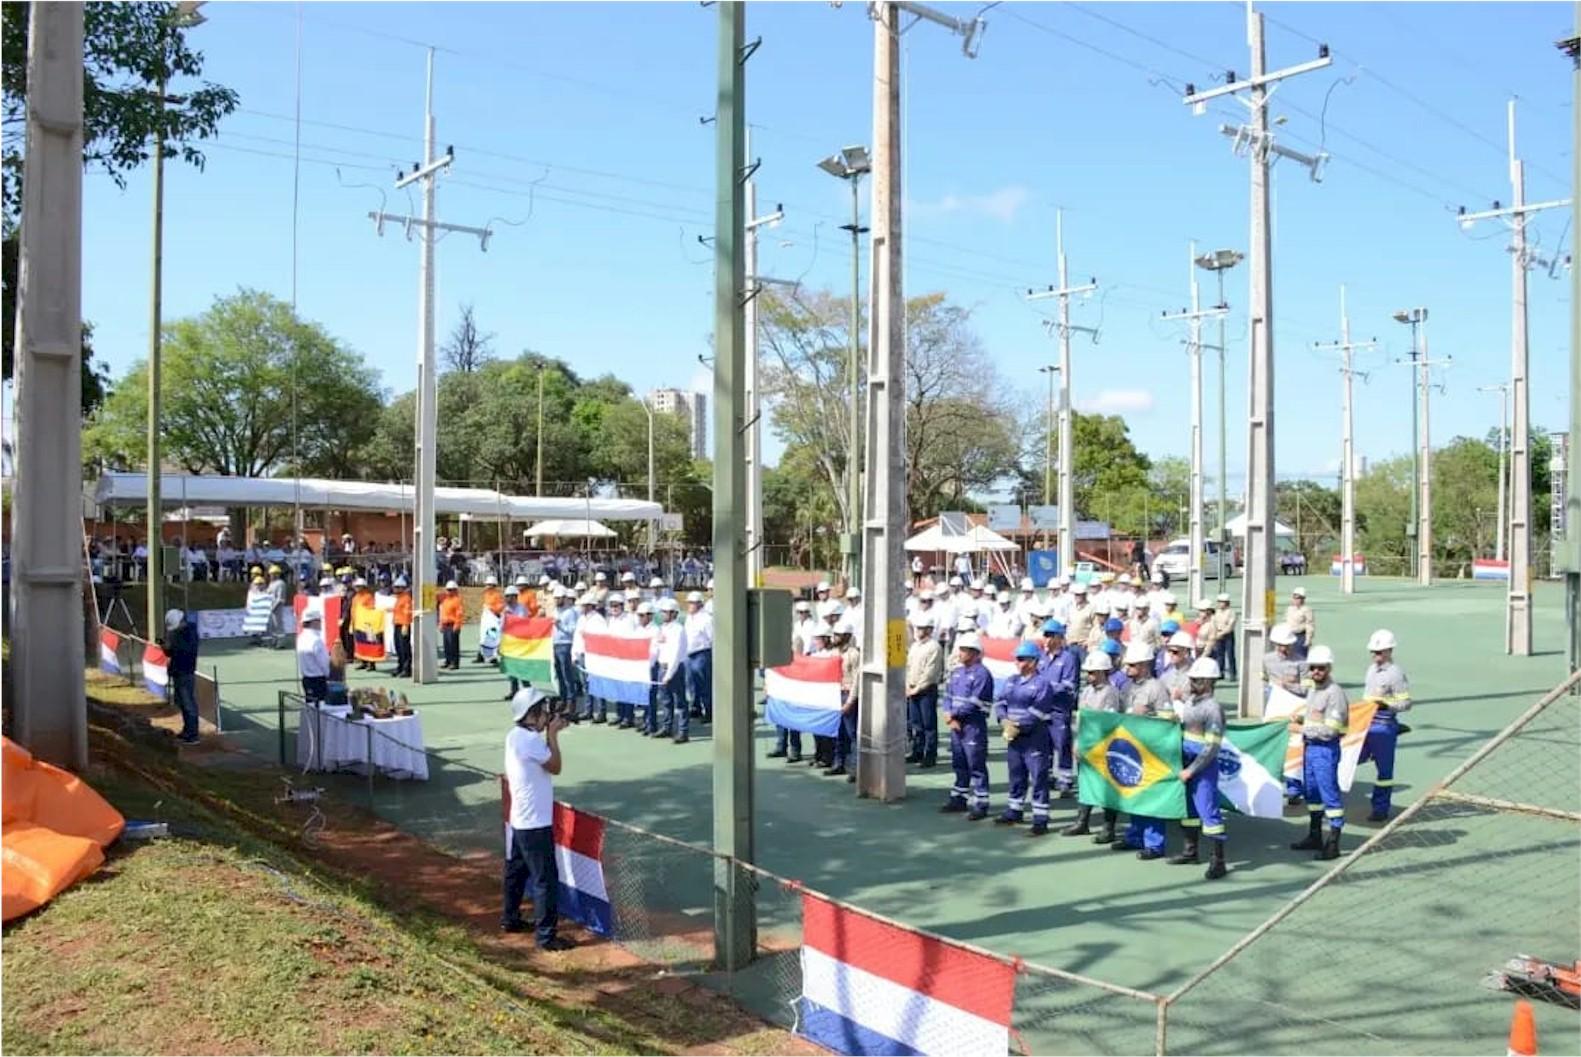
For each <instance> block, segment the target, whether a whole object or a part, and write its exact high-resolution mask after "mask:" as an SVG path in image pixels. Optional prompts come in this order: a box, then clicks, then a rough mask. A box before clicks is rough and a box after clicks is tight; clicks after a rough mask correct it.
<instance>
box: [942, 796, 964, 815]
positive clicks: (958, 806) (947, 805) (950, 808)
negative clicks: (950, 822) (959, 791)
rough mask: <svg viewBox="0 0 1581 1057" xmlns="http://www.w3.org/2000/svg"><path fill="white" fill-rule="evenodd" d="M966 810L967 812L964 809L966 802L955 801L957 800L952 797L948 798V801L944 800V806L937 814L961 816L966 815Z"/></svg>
mask: <svg viewBox="0 0 1581 1057" xmlns="http://www.w3.org/2000/svg"><path fill="white" fill-rule="evenodd" d="M966 810H967V808H966V801H964V800H957V799H955V798H954V797H953V796H952V797H950V799H948V800H946V801H945V802H944V806H943V807H941V808H939V814H941V815H962V814H965V813H966Z"/></svg>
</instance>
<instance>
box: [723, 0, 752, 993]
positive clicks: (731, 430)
mask: <svg viewBox="0 0 1581 1057" xmlns="http://www.w3.org/2000/svg"><path fill="white" fill-rule="evenodd" d="M718 9H719V41H718V56H717V68H718V72H719V87H718V99H717V102H716V104H715V109H714V117H715V120H714V135H715V140H714V142H715V148H716V149H715V194H716V198H715V203H714V205H715V208H714V262H715V263H714V539H713V543H714V586H715V590H714V602H715V605H714V706H715V712H714V729H713V738H714V850H715V851H717V852H719V853H720V855H721V856H722V857H721V858H719V859H717V860H715V863H714V962H715V965H716V966H717V967H718V968H720V969H724V970H726V971H733V970H736V969H740V968H742V967H743V966H745V965H746V964H747V963H748V962H750V961H751V960H752V957H753V954H754V953H755V952H756V949H757V938H756V924H755V919H754V911H753V899H752V887H753V886H752V881H751V879H750V878H749V877H748V876H747V875H746V873H745V872H744V871H741V870H738V869H737V868H736V866H735V863H734V862H732V859H735V860H739V861H741V862H746V863H750V862H752V861H753V859H754V858H755V857H756V856H755V852H754V848H753V833H752V827H753V819H754V811H753V791H752V757H753V751H752V729H753V725H754V720H755V717H754V715H753V704H752V697H753V694H752V668H751V662H750V659H749V657H750V654H749V651H748V649H747V625H748V617H747V567H746V532H745V528H746V526H745V525H744V524H743V520H742V513H743V510H744V507H745V503H744V502H743V500H744V499H745V495H744V493H745V491H746V487H747V475H746V444H745V441H744V439H743V438H744V434H745V433H746V429H745V426H746V425H747V423H746V415H745V413H744V412H745V409H746V386H745V381H746V379H745V377H744V376H745V374H746V318H745V314H744V311H743V309H744V307H745V301H746V261H745V259H744V256H743V253H742V248H743V247H742V243H743V241H744V239H743V236H744V234H745V227H746V220H747V214H746V195H745V190H744V188H743V187H742V184H744V183H745V182H746V178H747V177H748V176H749V175H751V174H750V173H749V172H748V171H747V166H746V94H745V89H746V73H745V69H744V67H745V64H746V62H747V60H748V59H749V58H750V57H751V55H752V52H753V51H755V50H756V49H757V44H756V43H753V44H751V45H748V44H747V43H746V5H745V4H744V3H740V2H738V0H727V2H725V3H721V4H719V5H718Z"/></svg>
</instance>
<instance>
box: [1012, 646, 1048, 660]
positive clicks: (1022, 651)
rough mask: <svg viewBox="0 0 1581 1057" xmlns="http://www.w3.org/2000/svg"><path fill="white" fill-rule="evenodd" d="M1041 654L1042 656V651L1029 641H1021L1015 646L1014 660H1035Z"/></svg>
mask: <svg viewBox="0 0 1581 1057" xmlns="http://www.w3.org/2000/svg"><path fill="white" fill-rule="evenodd" d="M1041 656H1043V651H1042V650H1040V649H1038V648H1037V647H1036V646H1034V645H1033V644H1032V643H1030V642H1023V643H1022V644H1021V645H1019V646H1017V647H1016V660H1018V661H1035V660H1037V659H1038V658H1039V657H1041Z"/></svg>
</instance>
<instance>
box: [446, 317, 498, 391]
mask: <svg viewBox="0 0 1581 1057" xmlns="http://www.w3.org/2000/svg"><path fill="white" fill-rule="evenodd" d="M439 355H440V357H441V358H442V359H443V360H444V364H445V370H447V371H460V372H461V373H462V374H471V373H472V372H473V371H475V370H477V369H478V368H479V367H482V366H483V365H484V364H485V363H487V362H488V361H489V360H492V359H493V358H494V335H493V334H485V333H483V332H482V331H481V330H479V329H478V321H477V316H476V315H475V314H474V312H473V309H472V304H471V302H468V303H466V304H463V305H462V306H461V318H460V319H458V320H457V321H456V326H455V329H454V330H452V331H451V332H450V337H449V338H447V339H446V340H445V343H444V345H443V346H441V347H440V349H439Z"/></svg>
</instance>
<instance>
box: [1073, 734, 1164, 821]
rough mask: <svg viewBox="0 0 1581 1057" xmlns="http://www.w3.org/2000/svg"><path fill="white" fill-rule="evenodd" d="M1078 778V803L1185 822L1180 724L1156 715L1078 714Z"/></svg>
mask: <svg viewBox="0 0 1581 1057" xmlns="http://www.w3.org/2000/svg"><path fill="white" fill-rule="evenodd" d="M1077 715H1078V717H1079V718H1080V726H1079V728H1078V730H1077V734H1076V756H1077V759H1078V764H1077V769H1076V777H1077V786H1078V790H1079V795H1080V798H1081V802H1082V803H1084V804H1091V805H1092V806H1094V807H1107V808H1114V809H1115V810H1117V811H1124V812H1125V813H1127V814H1130V815H1145V816H1147V817H1149V818H1185V817H1186V785H1185V783H1184V782H1182V781H1181V780H1180V767H1181V763H1180V724H1179V723H1178V722H1176V721H1175V720H1173V719H1160V718H1159V717H1157V716H1128V715H1124V714H1123V713H1119V712H1091V711H1087V710H1086V709H1083V710H1082V711H1080V712H1078V713H1077Z"/></svg>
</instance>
